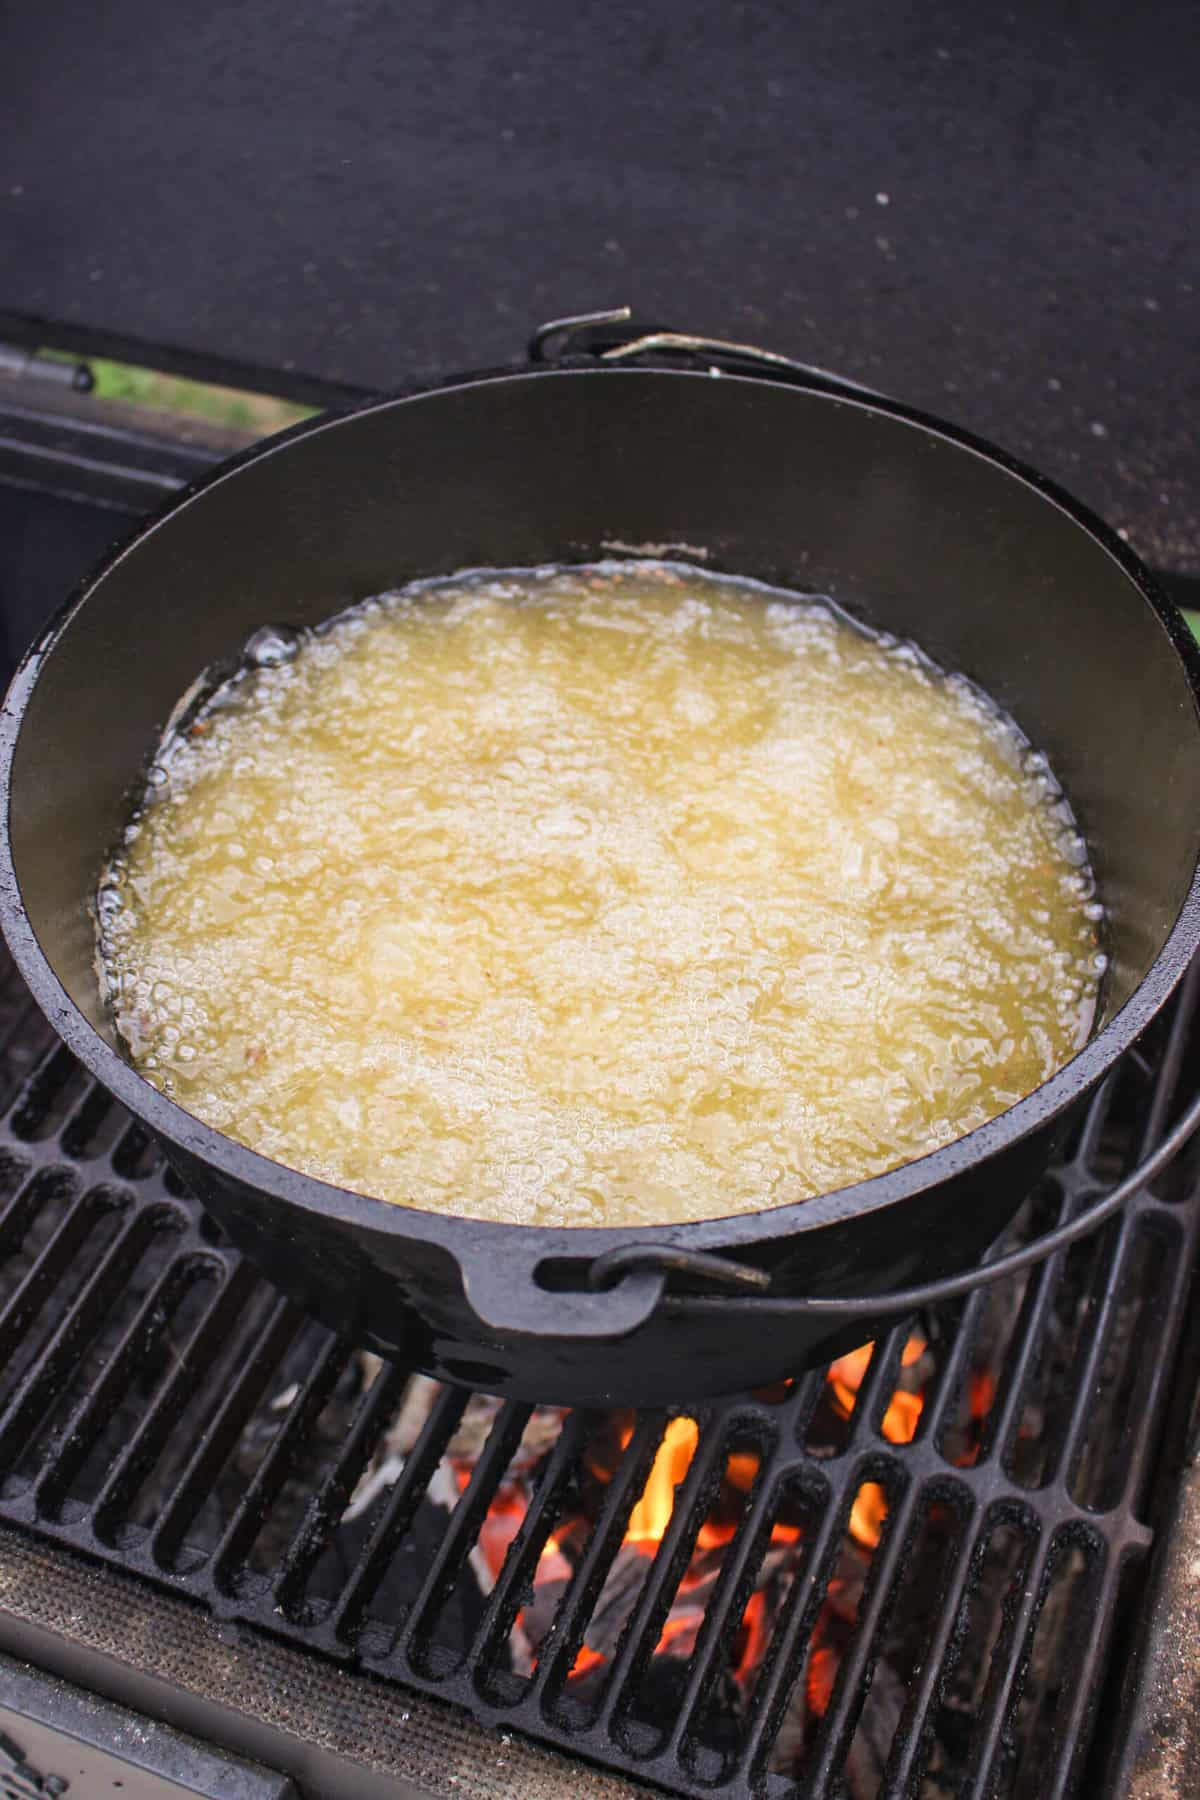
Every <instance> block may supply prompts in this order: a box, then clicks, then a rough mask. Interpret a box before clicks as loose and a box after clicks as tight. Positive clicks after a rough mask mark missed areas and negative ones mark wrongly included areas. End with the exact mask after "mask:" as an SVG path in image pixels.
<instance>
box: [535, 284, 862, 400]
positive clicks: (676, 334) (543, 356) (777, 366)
mask: <svg viewBox="0 0 1200 1800" xmlns="http://www.w3.org/2000/svg"><path fill="white" fill-rule="evenodd" d="M632 319H633V310H632V308H631V307H628V306H614V307H610V308H609V309H608V311H606V312H594V313H575V314H573V315H572V316H571V317H570V318H565V319H550V320H548V321H547V322H546V324H544V325H539V326H538V328H537V330H536V331H535V332H534V334H533V336H532V337H531V338H530V340H529V358H530V361H531V362H536V363H553V362H557V361H559V359H560V358H561V357H563V356H564V355H566V354H568V353H569V352H570V351H571V350H572V348H573V347H576V348H578V349H583V350H586V351H587V352H588V353H589V354H590V355H591V356H592V357H593V359H594V360H595V361H597V362H600V363H604V364H608V365H610V366H612V365H617V364H620V363H623V362H630V361H632V360H633V359H634V358H635V357H638V356H646V355H650V354H653V353H654V352H656V351H657V352H659V353H660V354H661V353H682V354H684V355H686V356H688V357H690V358H691V359H693V360H694V361H697V362H701V363H705V364H707V365H708V366H709V367H711V368H713V369H715V370H717V371H718V372H722V371H725V370H729V369H732V370H739V369H740V370H744V372H746V373H748V374H766V375H779V376H784V377H790V378H791V379H793V380H796V381H799V382H801V383H802V384H803V385H804V386H805V387H816V388H820V389H821V390H822V391H823V392H825V393H834V394H839V393H844V394H848V395H850V396H851V397H852V398H857V399H866V400H886V399H887V398H888V396H887V395H886V394H882V393H880V391H879V389H878V388H870V387H864V386H863V384H862V383H861V382H859V381H851V379H850V377H849V376H848V375H838V374H835V373H834V371H833V370H832V369H821V368H818V367H817V365H816V364H815V363H805V362H798V361H797V360H796V358H795V357H792V356H781V355H780V354H779V352H778V351H776V350H764V349H762V348H761V347H760V346H759V345H758V344H740V343H735V342H733V341H732V340H731V339H728V338H712V337H698V336H696V335H695V334H694V333H692V332H689V331H671V330H669V329H663V328H659V327H657V326H656V327H653V328H649V329H643V328H642V327H640V326H635V325H633V324H632ZM622 326H625V327H627V328H628V329H626V330H621V329H620V327H622ZM585 340H590V342H585Z"/></svg>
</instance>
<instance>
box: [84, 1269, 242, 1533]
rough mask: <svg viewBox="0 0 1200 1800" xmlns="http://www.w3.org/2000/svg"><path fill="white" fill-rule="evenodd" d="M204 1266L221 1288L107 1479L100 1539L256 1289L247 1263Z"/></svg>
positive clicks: (98, 1513) (98, 1517)
mask: <svg viewBox="0 0 1200 1800" xmlns="http://www.w3.org/2000/svg"><path fill="white" fill-rule="evenodd" d="M204 1261H205V1264H206V1265H207V1266H210V1267H215V1268H216V1269H217V1270H218V1271H220V1280H219V1285H218V1287H217V1289H216V1292H215V1293H214V1295H213V1297H212V1299H211V1300H210V1302H209V1304H208V1306H207V1307H206V1308H205V1310H204V1312H203V1313H202V1315H201V1317H200V1318H199V1319H198V1320H197V1322H196V1325H195V1327H194V1329H193V1330H192V1332H191V1335H190V1336H189V1338H188V1340H187V1342H186V1343H185V1344H184V1346H183V1348H182V1350H181V1351H180V1352H179V1355H178V1357H177V1359H176V1360H175V1362H174V1363H173V1366H172V1368H171V1370H170V1372H169V1374H168V1377H167V1379H166V1381H165V1382H164V1383H163V1385H162V1386H161V1388H160V1390H159V1392H158V1394H157V1396H156V1397H155V1399H154V1400H152V1401H151V1403H150V1405H149V1406H148V1408H147V1411H146V1415H145V1417H144V1419H143V1421H142V1423H141V1425H140V1426H139V1427H138V1429H137V1430H136V1431H135V1432H134V1434H133V1436H132V1438H131V1439H130V1440H129V1443H128V1444H127V1445H126V1447H125V1449H124V1450H123V1451H122V1452H121V1453H120V1455H119V1456H118V1457H117V1460H116V1461H115V1463H114V1464H113V1466H112V1468H111V1469H110V1470H109V1472H108V1474H107V1476H106V1477H105V1480H104V1485H103V1487H102V1488H101V1490H100V1494H99V1496H98V1498H97V1500H96V1503H95V1507H94V1515H93V1516H94V1518H95V1523H96V1532H97V1534H98V1536H100V1537H101V1538H104V1537H108V1536H109V1535H110V1534H111V1533H112V1532H113V1531H114V1530H115V1529H116V1526H117V1524H118V1522H119V1521H120V1519H121V1518H122V1517H123V1516H124V1514H125V1512H126V1510H127V1509H128V1507H129V1506H130V1505H131V1503H132V1501H133V1497H134V1494H135V1493H136V1491H137V1488H138V1485H139V1483H140V1482H141V1480H142V1478H143V1477H144V1475H145V1474H146V1472H147V1471H148V1470H149V1468H150V1467H151V1465H152V1463H153V1462H154V1460H155V1459H156V1457H158V1455H159V1454H160V1453H161V1451H162V1449H163V1447H164V1445H165V1444H166V1442H167V1439H168V1438H169V1436H170V1433H171V1429H172V1427H173V1425H174V1424H175V1422H176V1420H177V1419H178V1417H179V1415H180V1413H181V1412H182V1410H183V1408H184V1407H185V1406H186V1405H187V1403H188V1401H189V1400H190V1399H191V1398H192V1397H193V1395H194V1394H195V1393H196V1392H197V1390H198V1388H199V1386H200V1383H201V1381H202V1379H203V1377H204V1374H205V1368H206V1364H207V1361H208V1358H209V1356H210V1354H211V1353H212V1352H213V1351H215V1350H216V1348H217V1346H218V1345H219V1344H220V1343H221V1342H223V1341H224V1339H225V1337H226V1335H227V1333H228V1332H229V1330H230V1329H231V1328H232V1326H233V1323H234V1320H235V1319H236V1318H237V1317H238V1315H239V1314H240V1312H241V1310H242V1308H243V1307H244V1305H245V1302H246V1299H247V1296H248V1292H249V1290H250V1289H251V1288H252V1287H253V1285H254V1277H253V1276H252V1275H251V1274H250V1272H249V1270H248V1269H247V1268H246V1266H245V1264H244V1263H235V1264H234V1266H233V1268H232V1270H230V1269H229V1266H228V1264H227V1263H225V1262H224V1261H223V1260H221V1259H220V1258H213V1257H209V1258H205V1259H204Z"/></svg>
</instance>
